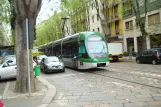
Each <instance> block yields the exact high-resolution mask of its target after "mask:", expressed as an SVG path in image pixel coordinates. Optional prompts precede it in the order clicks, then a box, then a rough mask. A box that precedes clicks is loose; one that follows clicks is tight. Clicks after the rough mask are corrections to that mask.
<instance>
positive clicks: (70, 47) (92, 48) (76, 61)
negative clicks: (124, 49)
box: [39, 31, 109, 69]
mask: <svg viewBox="0 0 161 107" xmlns="http://www.w3.org/2000/svg"><path fill="white" fill-rule="evenodd" d="M39 50H41V51H43V52H44V53H45V54H46V55H48V56H50V55H51V56H59V57H60V58H62V60H63V62H64V64H65V66H67V67H71V68H76V69H90V68H97V67H104V66H108V65H109V57H108V56H109V54H108V46H107V42H106V40H105V37H104V36H103V35H102V34H101V33H99V32H90V31H85V32H80V33H77V34H73V35H71V36H67V37H65V38H63V39H59V40H56V41H52V42H50V43H47V44H44V45H41V46H40V47H39ZM61 50H62V51H61Z"/></svg>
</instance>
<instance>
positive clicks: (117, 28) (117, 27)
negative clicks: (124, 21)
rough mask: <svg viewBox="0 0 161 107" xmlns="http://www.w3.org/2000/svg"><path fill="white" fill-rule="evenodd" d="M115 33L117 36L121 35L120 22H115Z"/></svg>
mask: <svg viewBox="0 0 161 107" xmlns="http://www.w3.org/2000/svg"><path fill="white" fill-rule="evenodd" d="M115 32H116V35H118V34H119V21H116V22H115Z"/></svg>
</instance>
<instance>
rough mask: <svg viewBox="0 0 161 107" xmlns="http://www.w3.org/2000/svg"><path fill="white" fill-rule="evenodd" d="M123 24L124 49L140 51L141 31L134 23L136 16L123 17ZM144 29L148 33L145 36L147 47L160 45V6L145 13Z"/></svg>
mask: <svg viewBox="0 0 161 107" xmlns="http://www.w3.org/2000/svg"><path fill="white" fill-rule="evenodd" d="M123 25H124V51H125V52H127V51H128V52H140V50H141V49H140V48H141V47H140V46H141V40H140V39H141V38H140V37H141V32H140V28H139V27H138V26H137V25H136V17H135V16H133V17H130V18H127V19H125V20H124V21H123ZM146 30H147V32H148V35H149V37H147V38H146V43H147V49H150V48H153V47H159V46H161V8H159V9H156V10H152V11H149V12H148V13H147V17H146ZM152 35H155V36H152ZM156 37H157V39H156ZM159 42H160V43H159Z"/></svg>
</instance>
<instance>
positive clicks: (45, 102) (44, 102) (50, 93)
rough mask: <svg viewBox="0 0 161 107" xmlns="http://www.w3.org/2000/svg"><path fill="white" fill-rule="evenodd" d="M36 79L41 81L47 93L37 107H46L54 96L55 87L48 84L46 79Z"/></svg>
mask: <svg viewBox="0 0 161 107" xmlns="http://www.w3.org/2000/svg"><path fill="white" fill-rule="evenodd" d="M37 79H38V80H39V81H41V82H42V83H43V84H44V85H47V87H48V91H47V92H46V95H45V97H44V98H43V100H42V104H41V105H39V106H38V107H47V106H48V105H49V104H50V103H51V101H52V100H53V98H54V96H55V94H56V87H55V86H54V85H52V84H51V83H49V82H48V81H47V80H46V79H44V78H43V77H42V76H38V77H37Z"/></svg>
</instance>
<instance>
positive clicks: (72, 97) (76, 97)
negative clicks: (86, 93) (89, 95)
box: [62, 96, 80, 100]
mask: <svg viewBox="0 0 161 107" xmlns="http://www.w3.org/2000/svg"><path fill="white" fill-rule="evenodd" d="M79 98H80V96H63V98H62V99H63V100H65V99H69V100H70V99H79Z"/></svg>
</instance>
